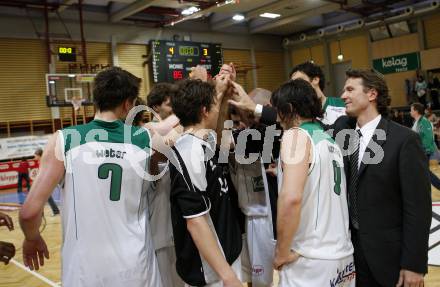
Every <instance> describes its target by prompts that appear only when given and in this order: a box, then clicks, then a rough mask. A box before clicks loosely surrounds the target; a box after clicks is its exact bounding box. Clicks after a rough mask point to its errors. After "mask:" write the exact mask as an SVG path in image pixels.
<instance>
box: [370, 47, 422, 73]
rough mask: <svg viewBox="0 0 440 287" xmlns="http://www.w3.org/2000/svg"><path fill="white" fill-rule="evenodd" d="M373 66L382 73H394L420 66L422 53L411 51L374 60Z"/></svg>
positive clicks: (415, 68)
mask: <svg viewBox="0 0 440 287" xmlns="http://www.w3.org/2000/svg"><path fill="white" fill-rule="evenodd" d="M373 68H374V69H375V70H376V71H378V72H379V73H381V74H392V73H399V72H406V71H412V70H417V69H419V68H420V54H419V53H418V52H416V53H409V54H403V55H397V56H393V57H387V58H382V59H376V60H373Z"/></svg>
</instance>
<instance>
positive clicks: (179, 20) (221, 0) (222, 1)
mask: <svg viewBox="0 0 440 287" xmlns="http://www.w3.org/2000/svg"><path fill="white" fill-rule="evenodd" d="M235 1H237V0H235ZM235 1H233V2H230V1H228V0H219V1H216V2H212V3H211V4H210V5H209V6H205V7H203V8H201V10H200V11H198V12H195V13H194V14H191V15H188V16H180V17H176V18H173V19H170V20H168V21H166V22H164V23H163V24H162V26H164V27H168V26H174V25H175V24H178V23H182V22H184V21H188V20H192V19H197V18H199V17H203V16H206V15H207V14H208V13H212V12H214V11H215V10H217V9H219V8H221V7H223V6H226V5H235V4H236V2H235Z"/></svg>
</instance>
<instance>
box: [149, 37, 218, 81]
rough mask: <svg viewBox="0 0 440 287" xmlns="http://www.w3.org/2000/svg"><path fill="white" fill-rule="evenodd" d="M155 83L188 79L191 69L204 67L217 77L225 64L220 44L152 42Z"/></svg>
mask: <svg viewBox="0 0 440 287" xmlns="http://www.w3.org/2000/svg"><path fill="white" fill-rule="evenodd" d="M150 47H151V52H152V69H153V81H154V82H155V83H161V82H171V83H172V82H175V81H179V80H183V79H185V78H188V76H189V73H190V72H191V68H192V67H195V66H197V65H200V66H203V67H205V68H206V70H207V71H208V74H209V75H211V76H215V75H217V74H218V72H219V71H220V68H221V66H222V64H223V56H222V49H221V45H220V44H206V43H196V42H184V41H179V42H175V41H151V42H150Z"/></svg>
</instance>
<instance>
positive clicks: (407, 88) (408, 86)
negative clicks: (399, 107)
mask: <svg viewBox="0 0 440 287" xmlns="http://www.w3.org/2000/svg"><path fill="white" fill-rule="evenodd" d="M405 96H406V103H407V104H408V105H410V104H412V103H413V88H412V84H411V81H410V80H409V79H405Z"/></svg>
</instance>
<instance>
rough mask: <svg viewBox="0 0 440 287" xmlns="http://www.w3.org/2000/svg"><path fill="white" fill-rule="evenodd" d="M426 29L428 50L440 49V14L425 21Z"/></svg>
mask: <svg viewBox="0 0 440 287" xmlns="http://www.w3.org/2000/svg"><path fill="white" fill-rule="evenodd" d="M423 25H424V28H425V41H426V48H427V49H431V48H437V47H440V37H439V35H440V14H436V15H433V16H431V17H429V18H427V19H426V20H424V21H423Z"/></svg>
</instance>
